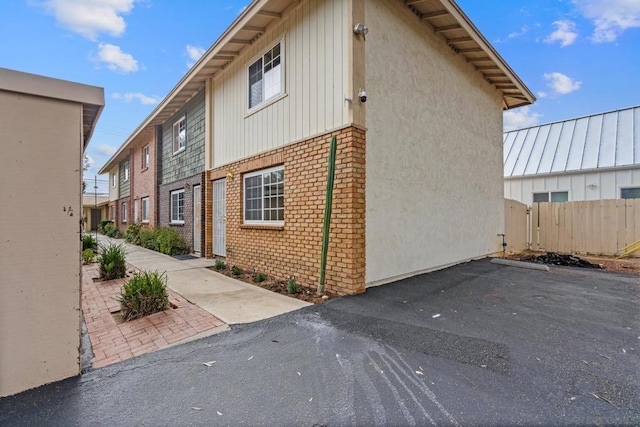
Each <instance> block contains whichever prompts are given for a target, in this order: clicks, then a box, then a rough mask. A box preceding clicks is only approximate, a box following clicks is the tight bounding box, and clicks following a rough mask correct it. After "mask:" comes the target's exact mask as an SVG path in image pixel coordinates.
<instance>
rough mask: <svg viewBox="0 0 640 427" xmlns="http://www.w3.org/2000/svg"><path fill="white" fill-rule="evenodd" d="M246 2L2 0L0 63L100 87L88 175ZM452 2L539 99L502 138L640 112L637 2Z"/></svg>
mask: <svg viewBox="0 0 640 427" xmlns="http://www.w3.org/2000/svg"><path fill="white" fill-rule="evenodd" d="M367 1H382V0H367ZM248 3H249V0H179V1H178V0H2V2H1V4H0V67H3V68H10V69H14V70H19V71H24V72H28V73H34V74H41V75H45V76H49V77H54V78H59V79H63V80H71V81H76V82H80V83H85V84H89V85H95V86H100V87H103V88H104V90H105V100H106V106H105V108H104V110H103V112H102V115H101V117H100V120H99V122H98V125H97V127H96V129H95V132H94V135H93V138H92V140H91V142H90V144H89V146H88V148H87V151H86V154H87V156H88V158H89V163H90V168H89V170H88V171H87V172H86V173H85V177H87V178H93V177H94V175H95V174H96V173H97V171H98V170H99V169H100V167H101V166H102V165H104V164H105V163H106V162H107V161H108V160H109V158H110V157H111V155H112V154H113V153H114V152H115V151H116V150H117V148H118V147H119V146H120V145H121V144H122V143H123V142H124V141H125V140H126V138H127V137H128V136H129V135H130V134H131V132H133V130H135V128H136V127H137V126H138V125H139V124H140V123H141V122H142V121H143V120H144V119H145V118H146V117H147V116H148V115H149V114H150V113H151V111H152V110H153V109H154V108H155V106H157V104H158V103H159V102H160V101H161V100H162V99H163V98H164V96H166V95H167V94H168V93H169V91H170V90H171V89H172V88H173V87H174V86H175V85H176V84H177V83H178V81H179V80H180V79H181V78H182V77H183V76H184V74H186V72H187V71H188V70H189V68H190V67H191V66H192V65H193V64H194V63H195V61H196V60H197V59H198V58H199V57H200V55H202V53H203V52H204V51H205V50H206V49H208V48H209V47H210V46H211V45H212V44H213V43H214V42H215V41H216V39H217V38H218V37H219V36H220V35H221V34H222V32H223V31H224V30H225V29H226V28H227V27H228V26H229V25H230V24H231V23H232V22H233V20H234V19H235V18H236V17H237V16H238V15H239V14H240V13H241V12H242V10H243V9H244V8H245V7H246V5H247V4H248ZM457 3H458V4H459V6H460V7H461V8H462V10H463V11H464V12H465V13H466V14H467V15H468V16H469V18H470V19H471V20H472V21H473V23H474V24H475V25H476V27H477V28H478V29H479V30H480V32H481V33H482V34H483V35H484V36H485V38H486V39H487V40H488V41H489V42H490V43H491V44H492V45H493V46H494V48H495V49H496V50H497V51H498V53H499V54H500V55H501V56H502V57H503V58H504V59H505V60H506V61H507V63H508V64H509V65H510V67H511V68H512V69H513V70H514V71H515V73H516V74H517V75H518V76H519V77H520V78H521V80H522V81H523V82H524V83H525V84H526V85H527V86H528V87H529V89H530V90H531V91H532V92H533V94H534V95H535V96H536V98H537V101H536V102H535V104H534V105H532V106H527V107H522V108H519V109H515V110H510V111H507V112H505V113H504V128H505V130H511V129H518V128H524V127H529V126H534V125H537V124H540V123H549V122H553V121H558V120H564V119H570V118H575V117H580V116H584V115H589V114H595V113H600V112H604V111H610V110H615V109H620V108H625V107H630V106H633V105H639V104H640V84H638V80H639V78H638V75H639V74H640V0H508V1H507V0H482V1H478V0H458V2H457ZM365 24H366V23H365ZM370 31H375V29H374V28H370ZM99 179H106V177H105V176H102V177H99Z"/></svg>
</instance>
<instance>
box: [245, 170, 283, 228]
mask: <svg viewBox="0 0 640 427" xmlns="http://www.w3.org/2000/svg"><path fill="white" fill-rule="evenodd" d="M244 223H245V224H267V225H283V224H284V167H282V166H278V167H275V168H270V169H265V170H261V171H258V172H252V173H248V174H246V175H245V176H244Z"/></svg>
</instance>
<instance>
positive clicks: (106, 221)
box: [98, 219, 113, 234]
mask: <svg viewBox="0 0 640 427" xmlns="http://www.w3.org/2000/svg"><path fill="white" fill-rule="evenodd" d="M107 224H111V225H113V221H111V220H110V219H103V220H102V221H100V224H99V225H98V231H99V232H100V233H102V234H105V232H104V229H105V227H106V226H107Z"/></svg>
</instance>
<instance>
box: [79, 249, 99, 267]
mask: <svg viewBox="0 0 640 427" xmlns="http://www.w3.org/2000/svg"><path fill="white" fill-rule="evenodd" d="M95 257H96V254H95V253H94V252H93V249H85V250H84V251H82V262H83V263H84V264H91V263H92V262H93V259H94V258H95Z"/></svg>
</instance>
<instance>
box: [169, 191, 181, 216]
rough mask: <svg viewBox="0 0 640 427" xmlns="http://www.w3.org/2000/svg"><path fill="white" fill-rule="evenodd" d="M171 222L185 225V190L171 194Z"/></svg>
mask: <svg viewBox="0 0 640 427" xmlns="http://www.w3.org/2000/svg"><path fill="white" fill-rule="evenodd" d="M171 222H172V223H174V224H184V190H176V191H172V192H171Z"/></svg>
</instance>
